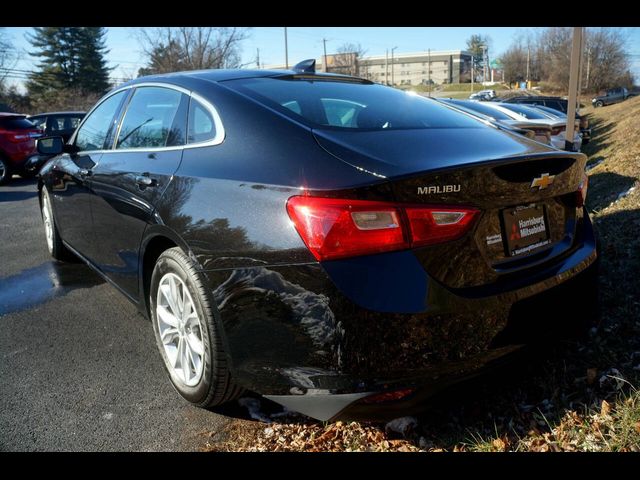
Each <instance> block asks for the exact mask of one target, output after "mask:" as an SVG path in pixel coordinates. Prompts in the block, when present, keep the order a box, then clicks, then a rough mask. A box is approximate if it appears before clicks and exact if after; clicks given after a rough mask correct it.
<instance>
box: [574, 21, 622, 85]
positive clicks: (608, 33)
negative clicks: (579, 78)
mask: <svg viewBox="0 0 640 480" xmlns="http://www.w3.org/2000/svg"><path fill="white" fill-rule="evenodd" d="M625 44H626V37H625V35H624V34H623V32H621V31H620V30H619V29H615V28H599V29H589V30H588V32H587V41H586V52H585V55H586V58H585V61H586V62H587V64H588V70H589V71H588V75H589V76H588V84H587V90H589V91H596V92H597V91H600V90H604V89H607V88H610V87H615V86H626V87H631V84H633V75H632V74H631V69H630V62H629V54H628V53H627V51H626V50H625ZM583 75H584V77H585V78H584V79H583V85H584V84H585V83H586V80H587V77H586V76H587V69H586V68H583Z"/></svg>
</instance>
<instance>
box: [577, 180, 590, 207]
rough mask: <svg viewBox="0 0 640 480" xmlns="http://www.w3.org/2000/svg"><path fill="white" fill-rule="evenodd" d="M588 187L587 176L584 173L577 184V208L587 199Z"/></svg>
mask: <svg viewBox="0 0 640 480" xmlns="http://www.w3.org/2000/svg"><path fill="white" fill-rule="evenodd" d="M588 188H589V177H588V176H587V174H586V173H585V174H584V176H583V177H582V181H581V182H580V185H578V191H577V192H576V206H577V207H578V208H580V207H583V206H584V204H585V202H586V201H587V189H588Z"/></svg>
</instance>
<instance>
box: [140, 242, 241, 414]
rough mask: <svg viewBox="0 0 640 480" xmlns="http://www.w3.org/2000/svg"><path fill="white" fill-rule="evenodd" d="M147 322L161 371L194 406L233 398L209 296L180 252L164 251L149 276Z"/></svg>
mask: <svg viewBox="0 0 640 480" xmlns="http://www.w3.org/2000/svg"><path fill="white" fill-rule="evenodd" d="M149 300H150V302H149V304H150V306H151V312H150V313H151V320H152V323H153V330H154V332H155V337H156V344H157V346H158V349H159V351H160V355H161V357H162V360H163V363H164V367H165V370H166V371H167V373H168V374H169V378H170V379H171V383H172V384H173V386H174V388H175V389H176V390H177V392H178V393H179V394H180V395H181V396H182V397H184V398H185V399H186V400H188V401H189V402H191V403H193V404H194V405H196V406H199V407H213V406H216V405H220V404H222V403H226V402H228V401H230V400H233V399H235V398H238V397H239V396H240V394H241V393H242V392H243V389H241V388H239V387H237V386H236V385H234V383H233V382H232V380H231V374H230V372H229V366H228V361H227V356H226V353H225V351H224V347H223V344H222V336H221V335H222V334H221V329H220V326H219V321H218V320H217V318H216V317H215V315H214V310H213V307H212V299H211V295H210V294H209V293H207V289H206V287H205V282H204V281H203V279H202V278H201V275H200V274H199V273H198V272H197V270H196V269H195V267H194V265H193V262H192V261H191V260H190V259H189V257H187V256H186V255H185V254H184V253H183V252H182V250H180V249H179V248H171V249H169V250H166V251H165V252H163V253H162V254H161V255H160V257H159V258H158V261H157V262H156V266H155V268H154V270H153V274H152V276H151V292H150V299H149Z"/></svg>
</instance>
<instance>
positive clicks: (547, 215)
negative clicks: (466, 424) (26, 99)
mask: <svg viewBox="0 0 640 480" xmlns="http://www.w3.org/2000/svg"><path fill="white" fill-rule="evenodd" d="M38 148H39V151H40V153H42V154H48V155H55V156H54V157H53V158H52V159H51V160H49V161H48V162H47V163H46V164H45V165H44V167H43V169H42V170H41V174H40V179H39V194H40V205H41V209H42V218H43V222H44V230H45V233H46V242H47V246H48V249H49V252H50V253H51V255H52V256H53V257H54V258H56V259H59V260H63V259H67V258H69V255H70V254H73V255H75V256H78V257H80V258H81V259H83V260H84V261H85V262H86V263H87V264H89V265H90V266H91V267H92V268H93V269H95V270H96V271H97V272H98V273H99V274H100V275H102V276H103V277H104V278H105V279H106V280H107V281H108V282H110V283H111V284H112V285H113V286H114V287H115V288H116V289H118V290H119V291H120V292H121V293H122V294H123V295H125V296H126V297H127V298H128V299H129V300H131V301H132V302H133V303H134V304H136V305H137V307H138V308H139V310H140V312H141V313H142V314H144V315H145V316H147V317H148V318H149V319H150V320H151V322H152V324H153V329H154V332H155V343H156V344H157V347H158V352H159V354H160V356H161V358H162V363H163V364H164V367H165V369H166V372H167V374H168V377H169V379H170V380H171V383H172V384H173V386H174V387H175V389H176V391H177V392H178V393H179V394H180V395H181V396H182V397H184V398H185V399H186V400H188V401H189V402H191V403H192V404H194V405H197V406H201V407H211V406H216V405H219V404H223V403H225V402H229V401H231V400H233V399H235V398H237V397H238V396H239V395H241V394H242V393H243V392H244V391H245V390H251V391H254V392H258V393H260V394H262V395H264V396H265V397H267V398H269V399H271V400H273V401H275V402H277V403H280V404H281V405H284V406H285V407H287V408H289V409H291V410H296V411H299V412H302V413H305V414H308V415H310V416H312V417H315V418H317V419H322V420H328V419H336V418H343V417H344V418H346V417H350V418H363V417H367V416H368V415H382V416H384V415H394V416H399V415H398V412H407V411H410V410H411V409H412V408H414V407H415V406H416V405H417V404H418V403H419V400H420V399H421V398H423V397H424V395H427V394H429V392H432V391H434V390H435V389H436V388H439V387H438V386H439V385H444V384H446V383H448V382H451V381H454V380H457V379H462V378H466V377H468V376H470V375H474V374H476V373H477V372H480V371H484V370H485V369H486V368H489V367H490V366H491V365H493V364H495V363H497V362H499V361H500V359H506V358H510V356H509V355H508V354H510V353H511V352H514V351H515V350H517V349H518V347H519V346H521V345H522V344H524V343H528V342H530V341H533V340H535V339H539V338H540V339H542V338H547V337H549V336H551V337H553V336H557V335H559V334H560V333H562V332H564V331H573V329H574V327H582V328H584V326H585V325H586V324H587V323H588V322H587V319H588V318H590V313H591V312H592V310H593V309H592V305H591V303H590V302H592V300H593V299H594V298H595V285H596V283H595V282H594V278H595V265H596V259H597V253H596V247H595V240H594V231H593V227H592V225H591V221H590V219H589V216H588V214H587V212H586V210H585V208H584V200H585V195H586V191H587V178H586V176H585V171H584V169H585V162H586V157H585V156H584V155H582V154H580V153H571V152H563V151H558V150H556V149H553V148H550V147H547V146H545V145H542V144H540V143H538V142H534V141H531V140H529V139H527V138H525V137H522V136H520V135H517V134H514V133H510V132H507V131H504V130H501V129H499V128H496V127H495V126H493V125H491V124H489V123H487V122H483V121H480V120H479V119H478V118H477V117H473V116H471V115H468V114H466V113H464V112H461V111H459V110H457V109H454V108H452V107H449V106H447V105H443V104H441V103H438V102H436V101H432V100H430V99H426V98H422V97H419V96H415V95H409V94H406V93H404V92H402V91H400V90H396V89H393V88H389V87H385V86H382V85H379V84H374V83H372V82H370V81H367V80H363V79H360V78H354V77H348V76H340V75H334V74H320V73H316V72H315V71H314V68H313V66H312V65H311V64H309V63H307V64H306V65H302V66H300V67H299V68H294V69H293V70H286V71H282V70H281V71H276V70H274V71H268V70H257V71H250V70H210V71H196V72H184V73H175V74H168V75H158V76H151V77H144V78H139V79H136V80H133V81H131V82H129V83H126V84H124V85H123V86H121V87H119V88H117V89H115V90H113V91H111V92H110V93H108V94H107V95H106V96H105V97H104V98H102V99H101V100H100V101H99V102H98V103H97V104H96V106H95V107H94V108H93V109H92V110H91V111H90V112H89V113H88V114H87V116H86V117H85V118H84V120H83V121H82V123H81V124H80V125H79V127H78V128H77V130H76V131H75V133H74V135H73V136H72V137H71V138H70V140H69V141H68V142H67V143H63V141H62V139H61V138H59V137H46V138H43V139H40V140H38ZM565 306H566V307H568V308H569V312H568V313H567V312H566V311H565V309H564V308H562V307H565ZM416 408H417V407H416Z"/></svg>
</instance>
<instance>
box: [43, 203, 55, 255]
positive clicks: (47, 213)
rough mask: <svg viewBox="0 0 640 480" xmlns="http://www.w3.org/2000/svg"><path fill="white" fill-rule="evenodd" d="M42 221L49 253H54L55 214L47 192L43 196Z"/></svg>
mask: <svg viewBox="0 0 640 480" xmlns="http://www.w3.org/2000/svg"><path fill="white" fill-rule="evenodd" d="M42 220H43V222H44V233H45V235H46V237H47V248H48V249H49V253H52V252H53V214H52V210H51V203H50V202H49V195H47V193H46V192H44V193H43V195H42Z"/></svg>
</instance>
